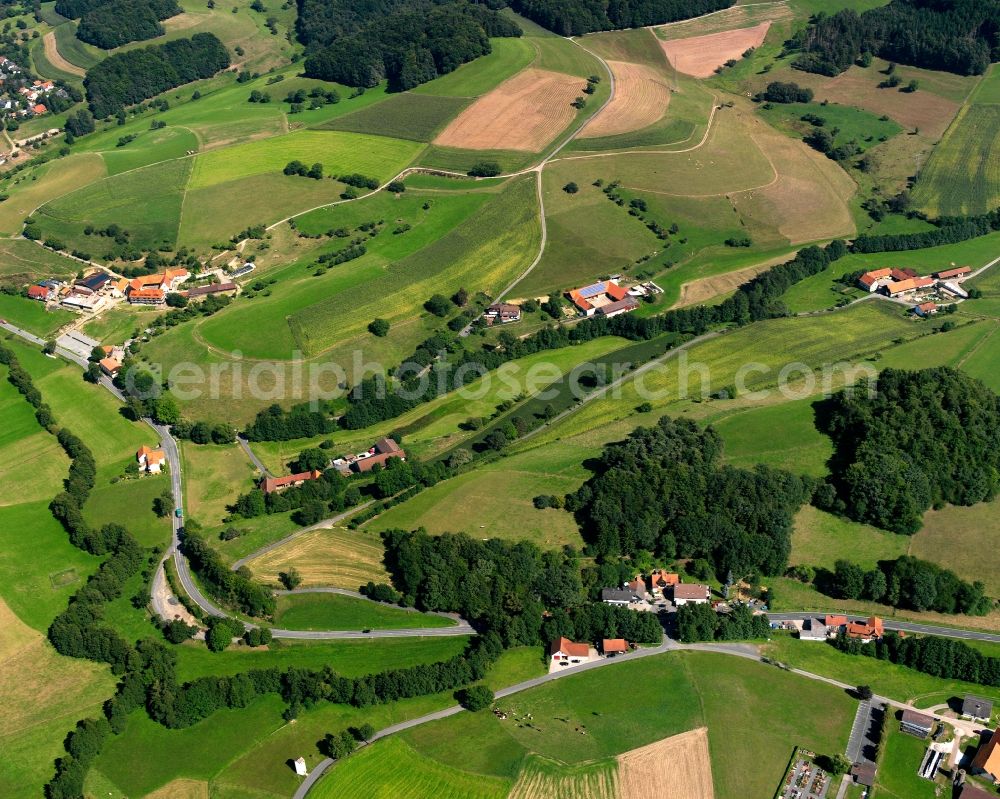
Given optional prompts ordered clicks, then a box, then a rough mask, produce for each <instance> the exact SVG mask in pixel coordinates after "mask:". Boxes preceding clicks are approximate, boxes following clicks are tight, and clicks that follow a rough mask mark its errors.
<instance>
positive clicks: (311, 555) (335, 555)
mask: <svg viewBox="0 0 1000 799" xmlns="http://www.w3.org/2000/svg"><path fill="white" fill-rule="evenodd" d="M384 552H385V550H384V549H383V547H382V542H381V541H380V540H379V539H378V537H377V536H375V535H372V534H371V533H362V532H349V531H348V530H345V529H343V528H336V527H335V528H332V529H326V530H313V531H312V532H309V533H303V534H302V535H300V536H299V537H298V538H295V539H293V540H292V541H289V542H288V543H287V544H285V546H283V547H279V548H278V549H275V550H273V551H272V552H268V553H267V554H265V555H262V556H261V557H259V558H256V559H255V560H252V561H250V563H248V564H247V565H248V566H249V567H250V569H251V570H252V571H253V573H254V575H255V576H256V577H257V578H258V579H261V580H264V581H265V582H268V581H271V582H277V579H278V572H281V571H285V570H287V569H288V568H289V567H290V566H294V567H295V568H296V569H298V571H299V574H301V575H302V585H303V587H308V586H316V585H321V586H332V587H333V588H350V589H351V590H355V591H356V590H357V588H358V586H359V585H362V584H364V583H367V582H368V581H369V580H372V581H374V582H376V583H378V582H388V581H389V576H388V574H387V573H386V570H385V568H384V567H383V566H382V555H383V554H384Z"/></svg>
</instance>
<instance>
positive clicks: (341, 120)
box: [319, 92, 468, 142]
mask: <svg viewBox="0 0 1000 799" xmlns="http://www.w3.org/2000/svg"><path fill="white" fill-rule="evenodd" d="M466 105H468V101H467V100H466V99H464V98H462V97H447V96H436V95H432V94H426V95H422V94H414V93H410V92H405V93H403V94H397V95H393V97H392V98H390V99H389V100H386V101H385V102H383V103H379V104H378V105H372V106H368V107H367V108H363V109H361V110H360V111H355V112H354V113H353V114H348V115H347V116H342V117H337V118H336V119H333V120H331V121H329V122H326V123H324V124H322V125H320V126H319V127H320V128H322V129H324V130H343V131H353V132H355V133H370V134H377V135H379V136H392V137H395V138H397V139H409V140H412V141H418V142H427V141H430V140H431V139H433V138H434V135H435V134H436V133H437V132H438V131H440V130H441V129H442V128H443V127H444V126H445V125H447V124H448V122H450V121H451V119H452V118H453V117H455V116H456V115H457V114H458V113H459V112H460V111H461V110H462V109H463V108H465V106H466Z"/></svg>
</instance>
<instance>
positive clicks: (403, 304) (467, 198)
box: [199, 192, 507, 358]
mask: <svg viewBox="0 0 1000 799" xmlns="http://www.w3.org/2000/svg"><path fill="white" fill-rule="evenodd" d="M506 197H507V195H501V197H499V198H491V197H489V196H488V195H482V194H471V193H470V194H459V195H453V196H442V197H435V198H433V199H432V200H431V205H430V207H429V208H428V209H427V210H424V209H423V205H424V204H425V202H427V200H428V199H429V198H427V197H421V196H420V195H419V194H418V193H416V192H407V193H406V194H405V195H403V197H401V198H400V199H399V200H396V199H395V198H394V197H393V196H392V195H389V194H386V193H384V192H383V193H380V194H378V195H375V196H374V197H371V198H368V199H365V200H363V201H361V202H358V203H349V204H347V205H343V206H337V207H335V208H330V209H323V210H321V211H317V212H313V213H311V214H307V215H304V216H303V217H302V218H301V219H299V220H297V221H296V224H297V226H298V227H300V229H301V230H302V231H303V232H305V233H313V232H314V231H315V232H316V233H319V232H321V231H322V232H325V231H327V230H331V229H335V228H340V227H343V228H346V229H348V230H355V229H356V228H357V227H358V226H359V225H361V224H363V223H364V222H367V221H378V220H380V219H382V220H386V221H387V222H389V223H391V224H388V225H387V226H386V227H387V228H388V229H383V230H382V231H381V232H380V233H379V235H378V236H377V237H376V238H375V239H369V240H368V242H367V244H366V246H367V247H368V254H367V255H365V256H363V257H362V258H359V259H356V260H354V261H350V262H348V263H346V264H343V265H341V266H338V267H334V268H333V269H332V270H330V271H329V272H326V273H325V274H323V275H322V276H320V277H315V276H314V275H313V270H312V269H311V268H310V267H311V265H312V264H313V263H314V259H310V260H308V261H306V262H305V263H295V264H291V265H289V266H288V267H285V268H283V269H282V270H281V271H279V272H273V273H272V276H274V277H277V278H278V281H279V282H278V283H277V284H276V285H275V286H274V287H273V289H271V296H269V297H267V299H266V300H264V299H263V298H256V299H254V300H250V301H247V302H239V303H237V304H236V305H234V306H233V307H232V308H230V309H228V310H226V311H225V312H223V313H220V314H218V315H217V316H215V317H213V318H211V319H209V320H207V321H206V322H204V323H203V324H202V325H201V326H200V328H199V332H200V335H201V336H203V337H204V338H205V340H207V341H208V342H210V343H211V344H213V345H215V346H217V347H222V348H224V349H227V350H233V349H239V350H241V351H242V352H243V353H245V354H247V355H250V356H252V357H272V358H288V357H290V355H291V353H292V350H293V349H302V350H303V351H305V352H307V353H309V354H316V353H318V352H319V351H321V350H323V349H326V348H329V347H330V346H332V345H333V344H335V343H337V342H338V341H343V340H344V339H350V338H352V337H363V338H366V339H371V338H372V337H371V335H370V334H368V333H367V332H366V327H367V325H368V323H369V322H370V321H371V320H372V319H374V318H375V317H376V316H381V317H383V318H386V319H389V320H390V322H393V323H398V322H402V321H403V320H404V318H405V316H412V315H415V314H416V313H419V310H420V306H421V304H422V303H423V302H424V301H425V300H426V299H427V298H428V297H430V295H431V294H433V293H434V290H439V289H429V286H428V288H426V289H421V288H420V284H421V282H424V283H427V284H429V285H439V286H441V285H442V282H441V280H442V278H441V277H440V272H441V271H442V270H447V266H448V264H447V262H446V261H445V260H444V259H445V258H448V257H449V256H450V257H451V259H452V260H454V259H455V258H460V257H461V256H462V255H463V253H464V251H463V249H462V248H463V247H464V246H465V245H466V243H467V241H466V238H465V235H463V233H462V231H463V227H462V225H463V223H466V222H467V221H468V220H469V219H470V218H471V216H472V214H473V213H474V212H475V211H477V210H480V209H481V208H482V206H483V203H484V202H485V201H487V200H489V199H493V200H494V202H497V203H502V204H503V207H502V208H500V209H496V210H497V213H501V214H502V213H505V212H506V210H507V204H506V203H505V202H504V201H505V199H506ZM400 223H406V224H409V225H411V229H410V230H408V231H407V232H406V233H405V234H401V235H394V234H393V233H392V232H391V231H392V230H393V229H394V227H395V226H396V225H397V224H400ZM468 224H469V225H470V226H471V224H472V223H471V222H468ZM334 241H337V240H336V239H335V240H334ZM344 246H345V245H344V244H341V243H339V241H337V243H336V244H335V245H332V244H327V245H326V246H325V248H324V249H325V250H327V251H329V250H334V251H336V250H340V249H342V248H343V247H344ZM317 254H318V253H317ZM452 266H453V268H456V267H457V269H459V270H461V271H462V272H465V271H466V270H467V269H469V267H470V266H471V264H469V265H466V262H464V261H462V262H459V263H458V264H452ZM466 276H467V277H470V278H471V277H472V275H469V274H466ZM458 279H459V280H461V279H463V278H462V277H459V278H458ZM449 285H450V284H449ZM361 286H365V292H364V295H363V296H359V295H358V294H357V293H356V292H357V291H358V290H359V289H360V288H361ZM443 288H444V290H446V291H447V290H448V285H443ZM469 288H470V290H471V288H472V285H470V287H469ZM451 290H452V291H453V290H454V289H453V288H452V289H451ZM449 293H450V292H449ZM389 303H392V304H391V305H390V304H389ZM394 306H395V308H394ZM361 309H366V310H365V311H362V310H361ZM251 319H252V320H253V323H252V324H248V321H249V320H251ZM260 326H266V327H267V329H268V331H269V335H268V336H267V338H265V339H262V338H261V337H260V336H258V335H257V330H258V329H260ZM392 337H393V333H392V332H390V338H392Z"/></svg>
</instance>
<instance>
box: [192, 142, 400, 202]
mask: <svg viewBox="0 0 1000 799" xmlns="http://www.w3.org/2000/svg"><path fill="white" fill-rule="evenodd" d="M419 151H420V146H419V145H418V144H416V143H415V142H408V141H403V140H400V139H390V138H387V137H385V136H366V135H362V134H358V133H346V132H339V131H320V130H301V131H296V132H294V133H289V134H288V135H287V136H275V137H273V138H269V139H262V140H260V141H253V142H247V143H246V144H239V145H236V146H234V147H225V148H222V149H218V150H211V151H209V152H207V153H202V154H200V155H199V156H198V157H197V158H195V165H194V170H193V171H192V173H191V180H190V182H189V184H188V186H189V188H191V189H200V188H207V187H209V186H215V185H217V184H220V183H228V182H229V181H233V180H237V179H239V178H245V177H251V176H253V175H260V174H264V173H267V172H276V173H280V172H281V170H282V169H284V167H285V164H287V163H288V162H289V161H292V160H294V159H298V160H299V161H302V162H303V163H305V164H313V163H315V162H319V163H322V164H323V168H324V173H325V174H327V175H340V174H344V173H347V172H360V173H361V174H363V175H370V176H372V177H375V178H378V179H379V180H380V181H385V180H388V179H389V178H391V177H392V176H393V175H395V174H396V173H398V172H399V171H400V170H401V169H402V168H403V167H405V166H406V165H407V164H408V163H409V162H410V161H411V160H413V157H414V156H415V155H416V154H417V153H418V152H419ZM291 179H294V178H291Z"/></svg>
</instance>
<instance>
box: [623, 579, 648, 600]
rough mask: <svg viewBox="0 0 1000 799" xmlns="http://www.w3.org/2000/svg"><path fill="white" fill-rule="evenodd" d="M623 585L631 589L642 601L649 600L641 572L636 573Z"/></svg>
mask: <svg viewBox="0 0 1000 799" xmlns="http://www.w3.org/2000/svg"><path fill="white" fill-rule="evenodd" d="M625 587H626V588H627V589H628V590H629V591H631V592H632V593H633V595H635V597H636V598H637V599H640V600H642V601H643V602H648V601H649V594H648V593H647V591H646V581H645V580H643V579H642V575H641V574H637V575H636V576H635V579H634V580H632V582H630V583H625Z"/></svg>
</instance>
